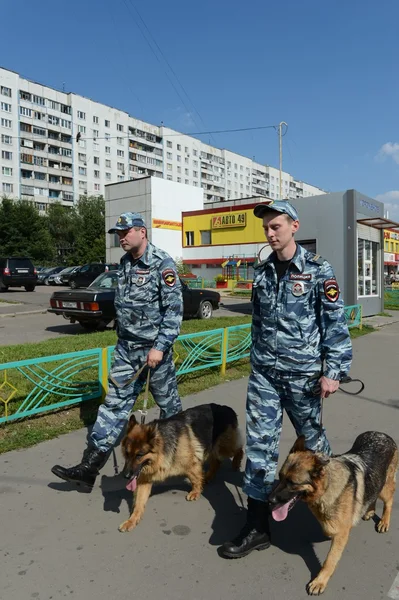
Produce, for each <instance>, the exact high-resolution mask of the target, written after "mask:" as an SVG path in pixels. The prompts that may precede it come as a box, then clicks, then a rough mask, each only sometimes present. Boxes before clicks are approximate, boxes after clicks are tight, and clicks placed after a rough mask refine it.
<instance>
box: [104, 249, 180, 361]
mask: <svg viewBox="0 0 399 600" xmlns="http://www.w3.org/2000/svg"><path fill="white" fill-rule="evenodd" d="M115 309H116V317H117V322H118V336H119V338H121V339H124V340H128V341H130V342H133V344H136V345H137V346H145V347H146V346H148V347H149V348H155V349H156V350H162V352H165V351H166V350H168V349H169V348H170V347H171V346H172V345H173V343H174V341H175V339H176V338H177V336H178V335H179V332H180V325H181V322H182V318H183V296H182V288H181V283H180V279H179V277H178V275H177V271H176V265H175V263H174V261H173V260H172V258H171V257H170V256H169V254H167V253H166V252H165V251H164V250H161V249H160V248H157V247H156V246H154V245H153V244H151V243H150V242H148V245H147V248H146V250H145V252H144V254H143V256H141V257H140V258H139V260H138V261H137V263H136V264H135V261H134V259H133V257H132V255H131V254H130V253H127V254H125V255H124V256H122V259H121V263H120V267H119V278H118V287H117V289H116V293H115Z"/></svg>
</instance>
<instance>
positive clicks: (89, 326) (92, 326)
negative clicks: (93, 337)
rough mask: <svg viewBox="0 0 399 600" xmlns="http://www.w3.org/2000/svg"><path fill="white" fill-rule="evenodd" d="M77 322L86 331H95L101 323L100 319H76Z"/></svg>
mask: <svg viewBox="0 0 399 600" xmlns="http://www.w3.org/2000/svg"><path fill="white" fill-rule="evenodd" d="M78 323H79V325H80V326H81V327H83V329H86V331H96V330H97V329H99V328H100V326H101V325H102V322H101V321H78Z"/></svg>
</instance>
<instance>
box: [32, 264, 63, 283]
mask: <svg viewBox="0 0 399 600" xmlns="http://www.w3.org/2000/svg"><path fill="white" fill-rule="evenodd" d="M62 269H64V267H46V268H45V269H42V270H41V271H40V272H39V274H38V276H37V283H38V284H40V285H50V283H49V277H50V275H55V274H56V273H59V272H60V271H62Z"/></svg>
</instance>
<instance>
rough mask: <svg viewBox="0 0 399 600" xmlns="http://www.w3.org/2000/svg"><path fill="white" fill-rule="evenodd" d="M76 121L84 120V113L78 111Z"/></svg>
mask: <svg viewBox="0 0 399 600" xmlns="http://www.w3.org/2000/svg"><path fill="white" fill-rule="evenodd" d="M78 119H82V120H85V119H86V113H84V112H82V111H81V110H78Z"/></svg>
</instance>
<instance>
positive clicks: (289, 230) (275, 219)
mask: <svg viewBox="0 0 399 600" xmlns="http://www.w3.org/2000/svg"><path fill="white" fill-rule="evenodd" d="M298 229H299V221H293V220H292V219H290V218H289V217H287V215H284V214H279V213H276V212H269V213H266V214H265V216H264V217H263V230H264V232H265V236H266V239H267V241H268V242H269V244H270V246H271V248H272V250H275V251H276V252H278V251H280V252H281V251H282V250H284V248H286V247H287V246H288V244H289V243H290V242H291V240H292V238H293V235H294V233H295V232H296V231H298Z"/></svg>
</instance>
